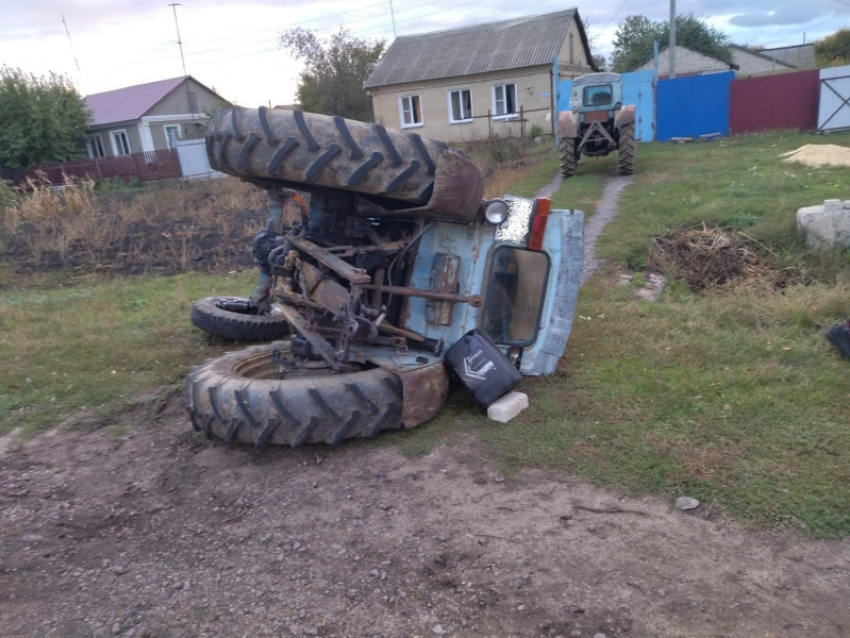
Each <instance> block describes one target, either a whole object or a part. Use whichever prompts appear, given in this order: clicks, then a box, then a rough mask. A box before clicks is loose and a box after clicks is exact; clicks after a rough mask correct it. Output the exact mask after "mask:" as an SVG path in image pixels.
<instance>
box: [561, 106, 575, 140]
mask: <svg viewBox="0 0 850 638" xmlns="http://www.w3.org/2000/svg"><path fill="white" fill-rule="evenodd" d="M558 137H578V113H574V112H573V111H564V112H563V113H561V114H560V115H559V116H558Z"/></svg>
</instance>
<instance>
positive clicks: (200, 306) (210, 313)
mask: <svg viewBox="0 0 850 638" xmlns="http://www.w3.org/2000/svg"><path fill="white" fill-rule="evenodd" d="M224 301H230V302H234V301H235V302H247V301H248V300H247V299H245V298H243V297H205V298H203V299H199V300H198V301H196V302H195V303H193V304H192V323H193V324H194V325H195V327H196V328H200V329H201V330H203V331H204V332H206V333H207V334H210V335H212V336H214V337H221V338H223V339H233V340H235V341H246V342H256V341H274V340H275V339H281V338H283V337H285V336H286V335H288V334H289V323H287V321H286V317H284V316H283V311H282V310H281V309H280V308H279V307H278V306H275V305H272V306H271V308H269V311H268V312H267V313H266V314H263V315H251V314H246V313H241V312H235V311H233V310H225V309H224V308H222V307H221V306H222V305H224V304H222V303H220V302H224Z"/></svg>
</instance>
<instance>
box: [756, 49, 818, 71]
mask: <svg viewBox="0 0 850 638" xmlns="http://www.w3.org/2000/svg"><path fill="white" fill-rule="evenodd" d="M761 53H763V54H764V55H766V56H769V57H771V58H773V59H774V60H776V61H778V62H783V63H784V64H788V65H790V66H795V67H797V68H798V69H813V68H814V67H815V66H816V64H815V45H814V44H797V45H792V46H789V47H777V48H775V49H762V50H761Z"/></svg>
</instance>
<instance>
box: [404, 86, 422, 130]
mask: <svg viewBox="0 0 850 638" xmlns="http://www.w3.org/2000/svg"><path fill="white" fill-rule="evenodd" d="M413 98H416V99H417V100H419V121H418V122H413V118H414V114H415V113H416V111H414V110H413ZM405 100H410V108H409V109H407V110H409V111H410V120H411V122H412V123H411V124H405V123H404V111H405V108H404V101H405ZM398 121H399V124H400V125H401V128H419V127H420V126H424V125H425V114H424V113H423V112H422V96H420V95H419V94H418V93H411V94H410V95H401V96H399V98H398Z"/></svg>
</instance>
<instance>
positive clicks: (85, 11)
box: [0, 0, 850, 106]
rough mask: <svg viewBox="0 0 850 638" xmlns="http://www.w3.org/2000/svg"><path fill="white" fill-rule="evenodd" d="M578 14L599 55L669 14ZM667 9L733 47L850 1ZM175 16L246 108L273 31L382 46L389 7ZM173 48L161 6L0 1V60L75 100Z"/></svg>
mask: <svg viewBox="0 0 850 638" xmlns="http://www.w3.org/2000/svg"><path fill="white" fill-rule="evenodd" d="M571 6H576V5H575V4H574V3H571V2H569V1H567V2H565V1H564V0H393V7H394V9H395V22H396V28H397V32H398V35H407V34H414V33H422V32H426V31H433V30H439V29H450V28H453V27H458V26H463V25H468V24H475V23H480V22H491V21H494V20H499V19H504V18H512V17H519V16H523V15H532V14H538V13H546V12H549V11H558V10H561V9H564V8H568V7H571ZM577 6H578V8H579V11H580V13H581V15H582V17H583V18H584V19H585V21H587V22H589V24H590V34H591V36H593V37H595V41H596V44H597V47H598V49H599V50H600V51H602V52H603V53H610V51H611V42H612V40H613V37H614V32H615V31H616V28H617V22H618V21H619V20H621V19H622V18H624V17H625V16H627V15H631V14H641V15H645V16H648V17H649V18H652V19H662V18H666V17H668V15H669V5H667V4H665V3H663V2H651V1H650V0H625V2H624V1H623V0H594V2H589V3H579V4H578V5H577ZM677 8H678V10H679V12H680V13H693V14H695V15H698V16H703V17H705V18H707V19H709V20H710V21H711V22H712V24H714V25H715V26H718V27H721V28H722V29H723V30H725V31H726V32H727V33H728V34H729V35H730V36H731V37H732V39H733V40H734V41H735V42H738V43H742V44H750V45H756V44H758V45H762V46H765V47H772V46H783V45H789V44H797V43H800V42H802V41H803V38H804V37H805V38H806V41H811V40H814V39H817V38H820V37H823V36H824V35H828V34H829V33H832V32H833V31H835V30H836V29H839V28H842V27H850V0H808V1H807V2H800V1H799V0H678V2H677ZM63 15H64V17H65V20H66V21H67V25H68V28H69V31H70V35H71V40H72V41H73V49H72V46H71V44H70V43H69V41H68V36H67V35H66V33H65V28H64V26H63V24H62V16H63ZM177 15H178V18H179V23H180V33H181V36H182V40H183V43H184V52H185V54H186V70H187V72H188V73H189V74H191V75H193V76H195V77H196V78H197V79H199V80H200V81H201V82H203V83H205V84H207V85H208V86H211V87H214V88H215V89H216V90H217V91H218V92H219V93H221V95H223V96H224V97H225V98H227V99H229V100H232V101H236V102H238V103H240V104H244V105H249V106H255V105H259V104H267V103H269V102H271V103H272V104H287V103H291V102H293V101H294V93H295V81H296V78H297V76H298V71H299V69H300V64H299V63H298V62H296V61H294V60H293V59H292V58H291V57H289V56H288V55H287V54H286V53H285V52H284V51H281V50H280V49H279V47H278V44H277V36H278V33H279V32H280V31H281V30H284V29H287V28H290V27H294V26H302V27H304V28H308V29H313V30H316V31H317V32H318V33H319V35H320V36H323V37H325V36H329V35H331V34H332V33H333V32H334V31H336V30H338V29H339V28H340V27H345V28H346V29H348V30H349V31H351V32H352V33H353V34H354V35H356V36H358V37H364V38H384V39H387V40H388V41H391V40H392V38H393V26H392V19H391V16H390V4H389V2H388V1H385V2H380V1H379V0H359V1H358V2H352V1H351V0H316V1H313V2H305V1H301V0H277V1H276V2H275V1H272V0H267V1H264V0H255V1H254V2H252V3H248V2H236V1H234V0H186V2H185V3H184V4H183V5H182V6H179V7H177ZM176 40H177V37H176V34H175V26H174V15H173V13H172V9H171V7H169V6H168V5H167V0H0V63H2V64H7V65H9V66H13V67H20V68H21V69H23V70H25V71H31V72H34V73H37V74H45V73H47V72H48V71H55V72H58V73H64V74H67V75H69V76H70V77H71V78H72V79H73V80H74V82H75V83H76V84H77V86H78V87H79V89H80V90H81V92H83V93H84V94H89V93H97V92H100V91H107V90H110V89H115V88H120V87H122V86H128V85H132V84H140V83H143V82H151V81H154V80H160V79H165V78H170V77H177V76H180V75H182V74H183V69H182V66H181V63H180V54H179V51H178V48H177V43H176ZM75 57H76V59H77V60H78V61H79V66H80V70H79V71H78V70H77V66H76V64H75V62H74V59H75Z"/></svg>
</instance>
